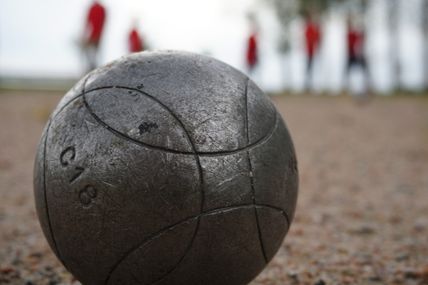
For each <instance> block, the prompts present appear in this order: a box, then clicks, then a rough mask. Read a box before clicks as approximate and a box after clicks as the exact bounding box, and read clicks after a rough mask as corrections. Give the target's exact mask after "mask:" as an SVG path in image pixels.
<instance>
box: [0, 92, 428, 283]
mask: <svg viewBox="0 0 428 285" xmlns="http://www.w3.org/2000/svg"><path fill="white" fill-rule="evenodd" d="M59 99H60V95H59V94H42V93H35V92H31V93H29V92H27V93H24V92H21V93H19V92H1V93H0V284H22V285H31V284H49V285H54V284H80V283H78V282H77V281H75V280H74V279H73V277H72V276H71V275H69V274H68V273H67V272H66V271H65V269H63V267H62V266H61V265H60V264H59V262H58V261H57V260H56V258H55V257H54V255H53V254H52V252H51V250H50V249H49V248H48V246H47V243H46V241H45V239H44V237H43V235H42V232H41V229H40V227H39V224H38V221H37V217H36V213H35V209H34V202H33V193H32V191H33V190H32V168H33V159H34V153H35V148H36V145H37V143H38V140H39V137H40V134H41V132H42V128H43V126H44V124H45V122H46V119H47V117H48V114H49V113H50V111H51V110H52V108H53V107H54V106H55V105H56V104H57V102H58V101H59ZM274 101H275V103H276V106H277V107H278V109H279V110H280V111H281V113H282V115H283V117H284V118H285V119H286V122H287V124H288V127H289V129H290V131H291V134H292V136H293V139H294V143H295V145H296V149H297V155H298V161H299V172H300V194H299V201H298V207H297V213H296V218H295V220H294V222H293V224H292V227H291V229H290V231H289V233H288V235H287V238H286V240H285V242H284V243H283V246H282V248H281V250H280V251H279V253H278V254H277V255H276V257H275V258H274V260H273V261H272V262H271V263H270V264H269V266H268V267H267V268H266V270H265V271H264V272H263V273H262V274H261V275H260V276H259V277H258V278H257V279H256V280H255V281H254V282H252V283H251V285H261V284H271V285H273V284H296V285H297V284H308V285H329V284H369V285H375V284H428V98H427V97H426V96H425V97H422V98H415V97H408V98H406V97H394V98H377V99H375V100H374V101H372V102H371V103H370V104H367V105H364V106H361V105H358V104H356V103H355V102H353V101H352V100H351V99H349V98H345V97H306V96H304V97H301V96H288V97H275V98H274ZM219 274H221V272H219ZM225 285H227V284H225Z"/></svg>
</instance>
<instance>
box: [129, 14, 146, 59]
mask: <svg viewBox="0 0 428 285" xmlns="http://www.w3.org/2000/svg"><path fill="white" fill-rule="evenodd" d="M128 49H129V52H130V53H134V52H140V51H143V50H144V41H143V38H142V37H141V35H140V33H139V32H138V28H137V21H134V23H133V25H132V28H131V30H130V31H129V35H128Z"/></svg>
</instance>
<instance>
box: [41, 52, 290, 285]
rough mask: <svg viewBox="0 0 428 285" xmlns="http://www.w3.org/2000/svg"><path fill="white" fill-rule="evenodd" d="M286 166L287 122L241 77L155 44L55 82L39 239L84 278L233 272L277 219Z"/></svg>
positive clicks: (159, 280) (248, 275)
mask: <svg viewBox="0 0 428 285" xmlns="http://www.w3.org/2000/svg"><path fill="white" fill-rule="evenodd" d="M297 176H298V174H297V166H296V158H295V152H294V148H293V144H292V141H291V138H290V136H289V133H288V131H287V128H286V126H285V124H284V122H283V120H282V118H281V116H280V115H279V114H278V113H277V111H276V110H275V108H274V106H273V104H272V103H271V102H270V100H269V98H268V97H267V96H266V95H264V94H263V92H262V91H261V90H260V89H259V88H258V87H257V86H256V85H255V84H254V83H253V82H252V81H251V80H249V79H248V78H247V77H246V76H245V75H243V74H242V73H240V72H239V71H237V70H235V69H233V68H232V67H230V66H228V65H226V64H224V63H222V62H219V61H217V60H214V59H212V58H208V57H203V56H199V55H195V54H190V53H181V52H156V53H142V54H137V55H132V56H128V57H124V58H122V59H120V60H118V61H116V62H114V63H112V64H109V65H107V66H105V67H102V68H100V69H98V70H95V71H94V72H92V73H90V74H89V75H87V76H86V77H85V78H83V79H82V80H81V81H80V82H79V83H78V84H77V85H76V86H75V87H74V88H73V89H72V90H70V91H69V92H68V93H67V94H66V96H65V97H64V98H63V100H62V101H61V102H60V103H59V105H58V106H57V108H56V110H55V111H54V112H53V114H52V116H51V118H50V120H49V122H48V124H47V126H46V128H45V130H44V133H43V137H42V139H41V142H40V145H39V149H38V154H37V158H36V167H35V179H34V186H35V197H36V206H37V212H38V215H39V219H40V221H41V225H42V228H43V231H44V233H45V236H46V238H47V240H48V242H49V244H50V246H51V248H52V249H53V251H54V252H55V254H56V255H57V257H58V258H59V259H60V260H61V262H62V263H63V264H64V266H65V267H66V268H67V269H68V270H69V271H70V272H72V273H73V275H75V276H76V278H78V279H79V280H80V281H81V282H82V283H84V284H94V285H97V284H246V283H248V282H250V281H251V280H252V279H253V278H254V277H255V276H257V275H258V274H259V273H260V272H261V270H263V268H264V267H265V266H266V264H267V263H268V262H269V260H271V259H272V257H273V256H274V255H275V253H276V252H277V250H278V248H279V247H280V245H281V243H282V240H283V238H284V236H285V235H286V233H287V231H288V228H289V225H290V223H291V221H292V219H293V215H294V209H295V204H296V198H297V188H298V185H297V184H298V181H297V180H298V177H297Z"/></svg>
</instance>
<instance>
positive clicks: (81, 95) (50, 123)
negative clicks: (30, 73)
mask: <svg viewBox="0 0 428 285" xmlns="http://www.w3.org/2000/svg"><path fill="white" fill-rule="evenodd" d="M89 77H90V76H89V75H88V77H87V78H86V80H85V81H84V83H83V87H82V94H79V95H77V96H75V97H73V98H71V99H70V101H68V102H67V103H65V104H64V105H63V106H62V107H61V108H60V109H59V110H58V112H56V113H55V115H54V116H52V117H51V118H50V119H49V123H48V126H47V128H46V138H45V141H44V145H43V156H44V157H43V192H44V200H45V205H46V215H47V220H48V227H49V232H50V234H51V237H52V242H53V246H54V249H53V250H54V251H55V252H56V254H57V256H58V259H59V260H60V261H61V263H62V264H63V265H64V267H65V268H67V265H66V263H65V261H64V259H63V258H62V254H61V252H60V250H59V248H58V244H57V241H56V238H55V235H54V232H53V228H52V222H51V219H50V212H49V205H48V195H47V184H46V167H47V163H46V153H47V141H48V137H49V130H50V128H51V125H52V123H53V119H54V118H56V116H58V115H59V114H60V113H61V112H62V111H63V110H64V109H65V108H66V107H67V106H68V105H70V104H71V103H72V102H74V101H75V100H77V99H78V98H80V97H83V94H84V93H85V85H86V82H87V81H88V79H89ZM67 269H68V268H67Z"/></svg>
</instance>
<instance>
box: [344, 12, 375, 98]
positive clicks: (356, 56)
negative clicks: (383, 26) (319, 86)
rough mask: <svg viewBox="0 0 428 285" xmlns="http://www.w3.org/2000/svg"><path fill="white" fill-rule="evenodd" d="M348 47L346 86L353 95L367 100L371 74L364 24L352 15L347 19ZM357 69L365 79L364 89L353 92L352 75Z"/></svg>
mask: <svg viewBox="0 0 428 285" xmlns="http://www.w3.org/2000/svg"><path fill="white" fill-rule="evenodd" d="M347 46H348V59H347V63H346V71H345V78H346V86H347V87H348V89H349V90H350V91H351V92H352V94H353V95H358V98H359V99H367V98H368V97H369V95H370V92H369V90H370V74H369V70H368V66H367V60H366V56H365V52H364V46H365V31H364V25H363V23H357V22H356V20H355V18H354V17H353V16H352V15H349V16H348V19H347ZM355 69H359V70H360V71H361V72H362V73H363V77H364V88H363V89H361V90H360V91H357V92H353V89H352V88H351V84H350V78H351V73H352V71H353V70H355Z"/></svg>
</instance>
